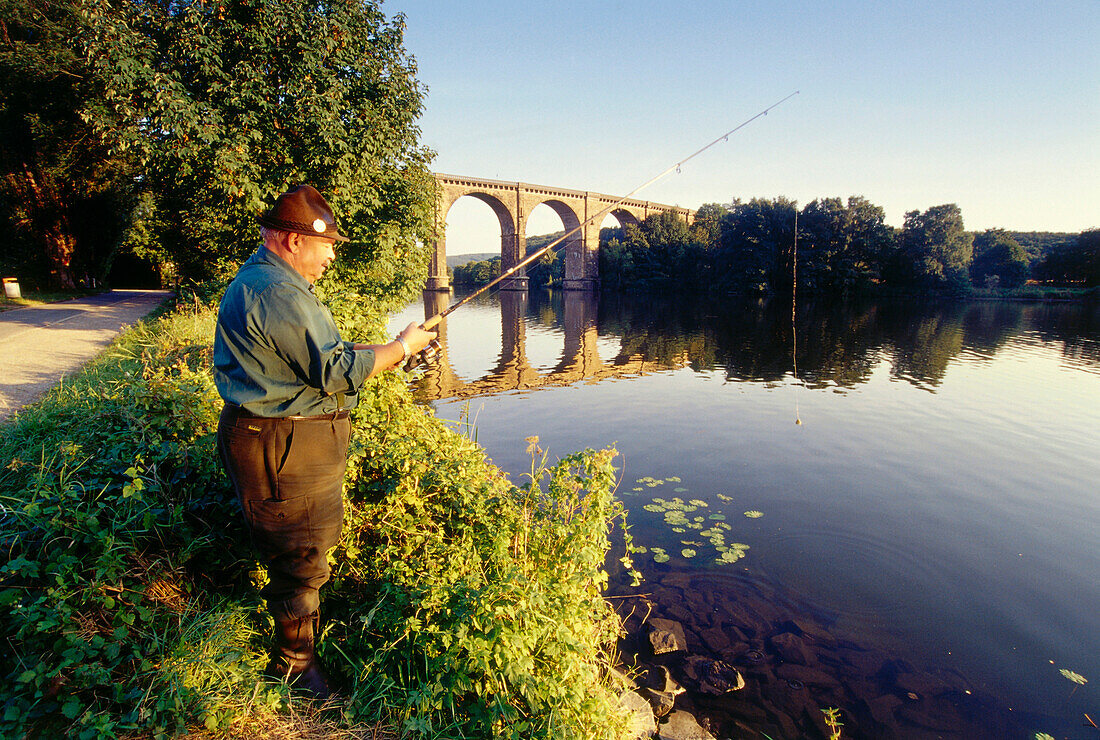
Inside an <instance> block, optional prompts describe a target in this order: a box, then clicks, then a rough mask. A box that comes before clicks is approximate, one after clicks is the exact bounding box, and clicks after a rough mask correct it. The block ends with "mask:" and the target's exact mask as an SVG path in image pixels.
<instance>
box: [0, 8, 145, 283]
mask: <svg viewBox="0 0 1100 740" xmlns="http://www.w3.org/2000/svg"><path fill="white" fill-rule="evenodd" d="M78 8H79V6H78V5H77V4H74V3H71V2H65V1H64V0H61V1H55V0H38V1H37V2H29V1H28V0H0V168H2V174H0V213H2V215H3V217H6V221H7V225H6V229H5V230H6V231H8V232H9V234H10V236H11V237H12V239H11V240H6V247H5V250H4V251H5V257H4V267H5V268H9V269H11V268H15V269H18V270H20V272H23V273H24V274H23V277H24V279H25V280H26V281H27V282H28V283H31V284H35V283H45V284H48V285H49V286H50V287H53V288H61V289H71V288H74V287H76V285H77V283H78V282H80V281H82V280H84V279H85V278H98V279H102V278H103V277H105V274H106V271H107V268H108V266H109V264H110V258H111V255H112V254H113V252H114V250H115V248H116V246H117V245H118V243H119V241H120V239H121V238H122V235H123V234H124V232H125V229H126V226H127V224H128V217H129V213H130V211H131V209H132V207H133V198H132V195H131V193H132V187H131V172H132V171H131V167H130V163H129V161H128V160H127V159H126V158H124V157H120V156H118V154H117V153H116V150H115V145H116V144H117V140H116V137H115V133H114V131H112V130H111V129H109V128H105V127H99V128H97V127H94V126H92V125H90V124H89V122H88V119H89V111H90V109H91V108H93V107H94V106H95V105H96V102H95V101H97V100H100V99H101V98H102V94H103V90H102V86H101V84H100V81H99V80H98V79H97V78H96V77H95V75H94V74H93V72H92V70H91V68H90V67H89V65H88V64H87V62H86V59H85V58H84V56H83V50H82V47H81V43H80V39H81V38H83V37H84V35H85V33H86V31H87V28H86V24H85V22H84V20H83V19H82V17H81V16H80V14H79V13H78ZM28 270H29V271H30V274H26V271H28ZM35 273H44V274H35Z"/></svg>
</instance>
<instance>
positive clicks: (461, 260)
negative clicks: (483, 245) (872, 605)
mask: <svg viewBox="0 0 1100 740" xmlns="http://www.w3.org/2000/svg"><path fill="white" fill-rule="evenodd" d="M499 256H500V252H482V253H481V254H448V255H447V267H449V268H451V269H452V270H453V269H454V268H456V267H458V266H459V265H466V264H469V263H471V262H484V261H485V260H491V259H492V258H493V257H499Z"/></svg>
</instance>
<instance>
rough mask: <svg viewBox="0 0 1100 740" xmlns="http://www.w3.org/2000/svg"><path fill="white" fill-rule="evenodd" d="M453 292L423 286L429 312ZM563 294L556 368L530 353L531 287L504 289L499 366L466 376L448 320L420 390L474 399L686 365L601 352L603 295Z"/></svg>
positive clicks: (436, 310) (683, 358)
mask: <svg viewBox="0 0 1100 740" xmlns="http://www.w3.org/2000/svg"><path fill="white" fill-rule="evenodd" d="M448 298H449V296H448V294H446V293H441V292H438V291H424V317H425V318H430V317H432V316H435V315H437V314H439V313H441V312H442V311H443V310H444V309H446V308H447V306H448ZM561 299H562V313H561V316H562V329H563V334H564V337H563V342H562V351H561V356H560V358H559V359H558V362H557V364H556V365H554V367H552V368H551V369H549V370H543V371H540V370H539V369H538V368H536V367H534V366H533V365H532V364H531V362H530V360H529V359H528V356H527V323H526V320H525V319H526V316H527V305H528V293H527V292H526V291H522V292H517V291H501V292H500V293H499V294H497V296H496V300H499V302H500V324H501V348H500V355H499V358H498V360H497V363H496V365H495V366H494V367H493V368H492V369H491V370H490V371H489V372H488V373H486V374H485V375H484V376H482V377H481V378H479V379H477V380H465V379H463V378H462V377H460V376H459V375H458V374H457V373H456V372H455V371H454V368H453V367H452V365H451V362H450V358H449V356H448V353H447V346H448V342H447V320H446V319H444V320H443V321H442V322H441V323H440V324H439V326H438V329H439V335H440V340H441V344H442V345H443V349H442V351H441V352H440V353H439V359H438V361H437V362H436V363H434V364H433V365H432V366H430V367H429V368H427V369H426V370H425V371H424V372H423V374H422V375H421V376H420V377H419V378H418V379H417V381H416V393H417V395H418V396H420V397H422V398H428V399H433V400H442V399H451V398H475V397H477V396H485V395H491V394H494V393H500V392H503V391H514V390H537V389H541V388H560V387H563V386H568V385H572V384H574V383H577V382H581V381H584V382H592V383H596V382H600V381H603V380H609V379H614V378H621V377H635V376H638V375H642V374H645V373H647V372H653V371H656V370H668V369H672V368H676V367H683V366H684V365H686V364H687V363H688V357H687V353H686V352H685V353H683V354H682V355H681V356H678V357H675V358H673V359H672V360H671V362H670V361H668V360H667V359H666V360H665V361H662V362H654V361H653V360H652V359H651V358H647V357H646V356H645V355H643V354H639V353H630V352H626V351H622V350H620V352H618V353H617V354H616V355H615V356H614V357H612V358H610V359H608V360H604V359H602V358H601V357H600V351H599V343H598V332H597V321H596V317H597V311H598V308H599V296H598V295H597V294H595V293H590V292H579V291H564V292H563V293H562V294H561Z"/></svg>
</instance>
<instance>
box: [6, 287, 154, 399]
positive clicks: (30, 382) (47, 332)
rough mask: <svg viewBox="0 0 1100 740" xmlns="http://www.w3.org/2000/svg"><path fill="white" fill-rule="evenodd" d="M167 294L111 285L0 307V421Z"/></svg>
mask: <svg viewBox="0 0 1100 740" xmlns="http://www.w3.org/2000/svg"><path fill="white" fill-rule="evenodd" d="M169 295H171V293H170V292H169V291H166V290H112V291H111V292H109V293H100V294H99V295H94V296H89V297H88V298H80V299H77V300H72V301H64V302H62V303H49V304H46V305H43V306H34V307H31V308H16V309H12V310H10V311H0V421H3V420H4V419H7V418H8V417H9V416H11V415H12V414H14V413H15V412H16V411H18V410H19V409H21V408H23V407H24V406H26V405H27V404H29V403H31V402H33V401H35V400H37V399H38V398H39V397H41V396H42V395H43V394H44V393H45V392H46V391H48V390H49V389H50V388H52V387H53V386H55V385H57V383H58V382H59V381H60V380H61V378H62V377H64V376H66V375H68V374H69V373H72V372H74V371H76V370H79V369H80V368H81V367H83V366H84V364H85V363H86V362H88V361H89V360H91V359H92V358H94V357H95V356H96V355H97V354H99V353H100V352H101V351H102V350H103V348H104V347H106V346H107V345H108V344H109V343H110V342H111V340H112V339H114V338H115V337H116V336H117V335H118V333H119V332H120V331H121V330H122V329H123V328H124V327H126V326H127V325H129V324H134V323H136V322H137V321H138V320H139V319H141V318H142V317H143V316H145V315H147V314H148V313H149V312H150V311H152V310H153V309H154V308H156V307H157V306H158V305H160V304H161V303H162V302H163V301H164V300H165V299H166V298H168V296H169Z"/></svg>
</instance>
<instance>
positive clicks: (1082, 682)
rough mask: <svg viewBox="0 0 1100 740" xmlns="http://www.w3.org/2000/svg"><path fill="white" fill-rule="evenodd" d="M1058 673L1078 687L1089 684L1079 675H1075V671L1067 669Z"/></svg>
mask: <svg viewBox="0 0 1100 740" xmlns="http://www.w3.org/2000/svg"><path fill="white" fill-rule="evenodd" d="M1058 672H1059V673H1061V674H1062V675H1063V676H1065V677H1066V678H1067V679H1068V680H1070V681H1073V682H1074V683H1075V684H1077V685H1079V686H1084V685H1085V684H1087V683H1088V682H1089V680H1088V679H1087V678H1085V677H1084V676H1082V675H1081V674H1080V673H1077V672H1076V671H1071V670H1070V669H1069V668H1063V669H1061V670H1060V671H1058Z"/></svg>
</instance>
